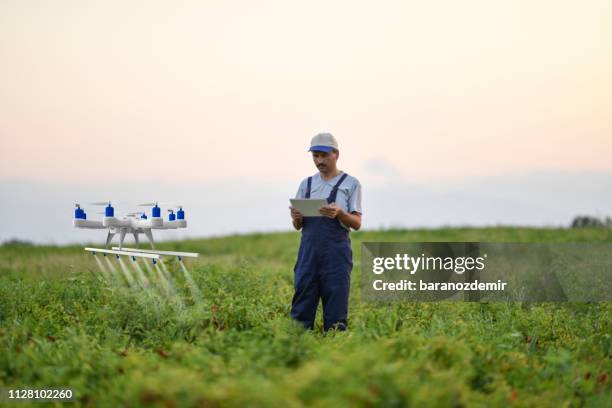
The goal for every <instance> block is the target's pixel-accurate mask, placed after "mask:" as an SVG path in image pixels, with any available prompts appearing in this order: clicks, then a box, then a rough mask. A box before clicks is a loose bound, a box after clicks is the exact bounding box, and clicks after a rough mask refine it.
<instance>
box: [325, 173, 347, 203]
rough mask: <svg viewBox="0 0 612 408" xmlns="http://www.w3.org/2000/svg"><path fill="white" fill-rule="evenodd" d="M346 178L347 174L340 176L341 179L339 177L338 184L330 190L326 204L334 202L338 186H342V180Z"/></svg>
mask: <svg viewBox="0 0 612 408" xmlns="http://www.w3.org/2000/svg"><path fill="white" fill-rule="evenodd" d="M346 176H348V174H347V173H344V174H343V175H342V177H340V180H338V182H337V183H336V185H335V186H334V188H332V191H331V193H329V197H327V202H328V204H331V203H333V202H334V201H336V195H337V193H338V187H340V184H342V182H343V181H344V179H345V178H346Z"/></svg>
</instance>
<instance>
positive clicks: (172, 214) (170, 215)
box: [168, 211, 176, 221]
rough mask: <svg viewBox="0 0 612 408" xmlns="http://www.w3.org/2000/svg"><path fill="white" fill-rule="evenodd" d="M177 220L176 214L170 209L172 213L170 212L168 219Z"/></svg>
mask: <svg viewBox="0 0 612 408" xmlns="http://www.w3.org/2000/svg"><path fill="white" fill-rule="evenodd" d="M174 220H176V215H175V214H174V213H173V212H172V211H170V214H168V221H174Z"/></svg>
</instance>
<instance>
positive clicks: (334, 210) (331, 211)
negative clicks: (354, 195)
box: [319, 203, 343, 218]
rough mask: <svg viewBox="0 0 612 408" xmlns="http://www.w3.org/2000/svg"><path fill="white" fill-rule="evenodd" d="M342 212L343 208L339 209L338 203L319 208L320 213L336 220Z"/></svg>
mask: <svg viewBox="0 0 612 408" xmlns="http://www.w3.org/2000/svg"><path fill="white" fill-rule="evenodd" d="M342 212H343V211H342V208H340V207H338V205H337V204H336V203H331V204H327V205H324V206H322V207H321V208H319V213H321V215H323V216H324V217H327V218H336V217H337V216H339V215H340V214H342Z"/></svg>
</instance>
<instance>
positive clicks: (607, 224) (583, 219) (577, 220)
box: [572, 215, 612, 228]
mask: <svg viewBox="0 0 612 408" xmlns="http://www.w3.org/2000/svg"><path fill="white" fill-rule="evenodd" d="M572 228H612V218H610V217H606V218H598V217H592V216H589V215H578V216H576V217H574V220H573V221H572Z"/></svg>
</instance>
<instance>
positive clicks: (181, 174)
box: [0, 0, 612, 222]
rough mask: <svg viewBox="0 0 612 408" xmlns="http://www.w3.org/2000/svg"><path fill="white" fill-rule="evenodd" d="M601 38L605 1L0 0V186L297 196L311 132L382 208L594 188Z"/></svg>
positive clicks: (605, 125) (604, 145)
mask: <svg viewBox="0 0 612 408" xmlns="http://www.w3.org/2000/svg"><path fill="white" fill-rule="evenodd" d="M610 21H612V3H610V2H609V1H608V0H601V1H600V0H592V1H586V2H579V1H559V0H555V1H548V0H546V1H538V0H535V1H494V2H492V1H473V0H466V1H462V2H457V1H451V0H448V1H443V0H439V1H430V2H409V1H379V2H375V3H374V2H360V1H334V2H329V1H311V2H292V1H258V2H249V1H172V2H170V1H167V2H162V1H130V0H124V1H106V2H94V1H82V0H81V1H63V0H58V1H53V2H48V1H30V0H20V1H12V0H1V1H0V61H2V63H1V64H0V182H4V183H5V186H9V185H11V186H13V185H15V183H16V182H23V183H26V182H27V183H34V184H36V183H38V184H36V185H40V186H43V185H45V186H47V185H63V186H73V189H77V188H78V187H77V186H80V185H83V184H82V183H86V184H87V185H90V186H100V196H106V195H107V194H105V192H104V190H102V188H103V186H108V185H109V183H111V185H112V183H114V182H119V181H129V182H132V183H146V184H147V185H151V186H154V185H155V183H158V182H159V183H169V184H172V183H186V184H185V185H186V186H189V185H194V186H195V185H197V186H206V187H207V189H208V191H209V193H208V194H210V195H212V196H216V195H217V193H218V192H219V191H221V190H219V188H220V187H219V186H224V185H226V184H229V185H233V186H235V187H236V189H238V190H239V188H240V185H241V184H244V183H247V184H248V183H250V184H252V186H259V185H261V186H267V187H262V188H264V189H266V188H271V186H273V185H290V186H294V185H295V186H297V184H298V183H299V181H300V180H301V179H302V178H303V177H305V176H307V175H309V174H312V173H314V171H315V169H314V167H313V165H312V162H311V161H310V158H309V156H308V153H307V152H306V150H307V148H308V145H309V140H310V138H311V137H312V136H313V135H314V134H316V133H318V132H322V131H329V132H332V133H333V134H334V135H335V136H336V137H337V138H338V141H339V146H340V161H339V166H340V168H341V169H343V170H346V171H348V172H349V173H350V174H353V175H355V176H357V177H358V178H359V179H360V180H361V181H362V183H363V184H364V185H366V186H368V187H369V188H374V189H375V188H390V186H396V188H395V189H391V190H390V194H394V192H396V191H400V193H401V192H402V191H401V188H400V187H397V186H404V185H408V186H409V185H420V186H424V187H427V188H433V189H436V188H442V187H440V186H449V185H455V187H456V186H461V185H464V183H472V184H473V183H474V182H475V180H480V179H482V178H483V177H494V178H495V177H497V178H498V179H504V178H507V177H518V176H520V175H522V177H524V179H525V180H526V181H527V180H528V179H529V177H530V176H529V175H530V174H533V173H534V172H536V173H538V172H539V173H542V172H544V173H546V174H549V175H550V174H553V173H554V174H557V175H562V174H568V173H571V174H582V175H583V177H586V179H585V180H589V178H588V177H589V176H586V175H588V174H599V175H601V174H608V173H610V172H612V160H610V156H611V153H612V76H611V75H610V72H612V52H610V49H611V46H612V24H610ZM551 172H552V173H551ZM560 177H562V176H560ZM595 179H597V180H605V177H604V178H601V177H595ZM45 183H46V184H45ZM190 183H191V184H190ZM449 183H450V184H449ZM580 183H584V180H583V181H581V182H580ZM29 185H30V184H29ZM215 186H217V187H215ZM607 186H608V185H605V186H601V188H604V187H607ZM7 188H8V187H7ZM67 188H68V190H67V191H68V193H70V191H71V190H70V187H67ZM288 190H290V193H291V194H293V192H294V191H293V190H295V188H294V187H291V188H288ZM2 191H4V193H3V194H12V193H11V191H12V190H7V189H3V190H2ZM76 192H78V191H75V194H70V197H66V199H67V200H69V201H72V202H73V201H74V200H77V199H78V198H77V197H75V196H77V195H78V194H76ZM68 193H67V194H68ZM494 193H495V192H492V193H491V194H494ZM283 194H285V193H283ZM288 194H289V193H287V194H285V195H288ZM517 194H520V188H517ZM151 195H154V194H151ZM32 198H33V197H32ZM130 198H132V197H130ZM25 199H27V196H26V198H25ZM202 199H203V198H202ZM598 199H599V198H597V197H594V198H593V200H594V201H593V203H592V205H591V207H600V208H604V211H607V210H605V208H609V205H608V204H606V203H600V202H598V201H597V200H598ZM552 204H554V203H551V205H552ZM606 206H607V207H606ZM610 212H612V210H611V211H610ZM397 217H399V215H398V214H395V218H397ZM460 218H461V217H459V218H457V220H459V219H460ZM519 219H520V217H519ZM508 220H510V219H508ZM473 221H477V220H473ZM501 222H504V219H503V217H502V219H501ZM559 222H560V220H559Z"/></svg>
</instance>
